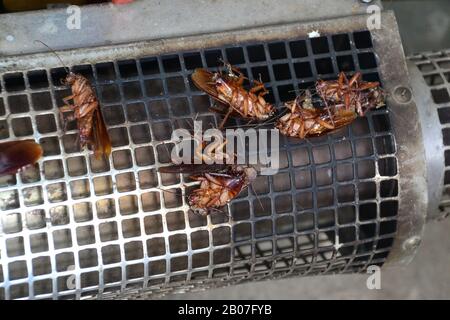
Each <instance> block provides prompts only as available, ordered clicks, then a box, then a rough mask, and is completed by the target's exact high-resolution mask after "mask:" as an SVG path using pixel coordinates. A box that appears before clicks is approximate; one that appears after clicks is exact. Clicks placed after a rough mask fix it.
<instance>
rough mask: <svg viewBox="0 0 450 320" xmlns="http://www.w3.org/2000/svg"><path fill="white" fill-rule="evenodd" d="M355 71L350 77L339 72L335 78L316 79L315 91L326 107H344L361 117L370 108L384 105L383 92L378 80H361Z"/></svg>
mask: <svg viewBox="0 0 450 320" xmlns="http://www.w3.org/2000/svg"><path fill="white" fill-rule="evenodd" d="M361 78H362V75H361V73H360V72H356V73H355V74H354V75H353V76H352V77H351V78H350V79H348V78H347V76H346V75H345V73H343V72H341V73H340V74H339V77H338V79H337V80H318V81H317V82H316V92H317V93H318V95H319V96H320V97H321V99H322V100H323V102H324V104H325V106H326V107H333V108H345V109H346V110H351V111H355V112H356V113H358V115H359V116H361V117H363V116H364V115H365V114H366V112H367V111H369V110H370V109H374V108H378V107H381V106H382V105H384V92H383V90H382V89H381V87H380V83H379V82H376V81H375V82H367V81H363V80H361Z"/></svg>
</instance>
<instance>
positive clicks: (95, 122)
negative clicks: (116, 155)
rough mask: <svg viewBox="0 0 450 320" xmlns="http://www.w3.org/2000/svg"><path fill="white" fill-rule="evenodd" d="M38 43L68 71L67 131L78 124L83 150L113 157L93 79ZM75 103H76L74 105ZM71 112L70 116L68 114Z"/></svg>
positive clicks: (64, 118)
mask: <svg viewBox="0 0 450 320" xmlns="http://www.w3.org/2000/svg"><path fill="white" fill-rule="evenodd" d="M37 41H38V42H40V43H42V44H43V45H45V46H46V47H47V48H48V49H50V50H51V51H52V52H53V53H54V54H55V55H56V57H57V58H58V59H59V60H60V61H61V63H62V65H63V66H64V68H65V69H66V71H67V76H66V77H65V79H63V80H62V84H63V85H67V86H70V87H71V90H72V94H71V95H70V96H68V97H65V98H63V101H64V103H65V104H66V105H64V106H62V107H61V108H60V109H59V111H60V115H61V120H62V122H63V124H64V131H65V130H66V126H67V123H68V122H70V121H76V122H77V128H78V138H79V141H80V145H81V147H82V148H84V147H86V146H87V147H88V148H90V149H91V150H93V151H94V155H95V157H96V158H98V157H100V156H102V155H106V156H109V155H110V154H111V140H110V138H109V135H108V130H107V128H106V125H105V121H104V119H103V115H102V112H101V108H100V105H99V103H98V100H97V96H96V95H95V92H94V89H93V88H92V85H91V84H90V83H89V80H88V79H86V78H85V77H84V76H82V75H81V74H77V73H74V72H71V71H69V69H68V68H67V67H66V66H65V65H64V63H63V61H62V60H61V58H60V57H59V56H58V55H57V54H56V53H55V52H54V50H53V49H51V48H50V47H49V46H47V45H46V44H45V43H43V42H42V41H39V40H37ZM71 100H72V103H71V102H70V101H71ZM67 113H70V115H66V114H67Z"/></svg>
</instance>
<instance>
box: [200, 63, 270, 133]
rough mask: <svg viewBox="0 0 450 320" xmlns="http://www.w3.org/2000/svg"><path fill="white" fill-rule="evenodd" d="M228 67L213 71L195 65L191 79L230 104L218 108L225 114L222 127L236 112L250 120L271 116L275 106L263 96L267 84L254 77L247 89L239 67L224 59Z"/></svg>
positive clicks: (217, 98) (213, 95) (215, 97)
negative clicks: (223, 108)
mask: <svg viewBox="0 0 450 320" xmlns="http://www.w3.org/2000/svg"><path fill="white" fill-rule="evenodd" d="M225 70H226V71H225V72H223V71H220V72H210V71H208V70H205V69H196V70H195V71H194V73H193V74H192V80H193V82H194V84H195V85H196V86H197V87H198V88H199V89H200V90H203V91H204V92H206V93H207V94H209V95H210V96H211V97H213V98H214V99H216V100H217V101H219V102H220V103H222V104H223V105H225V106H226V107H227V108H228V109H225V110H218V111H220V112H222V113H224V114H225V117H224V119H223V120H222V122H221V124H220V125H219V129H222V128H223V126H224V124H225V122H226V121H227V119H228V117H230V116H231V115H233V114H236V115H238V116H240V117H242V118H244V119H249V120H257V121H261V120H267V119H269V117H270V116H271V115H272V114H273V112H274V107H273V105H272V104H270V103H268V102H267V101H266V100H265V99H264V95H266V94H267V93H268V91H267V89H266V88H265V87H264V84H263V83H262V82H260V81H256V80H255V81H253V82H254V85H253V87H252V88H251V89H250V90H246V89H244V87H243V83H244V80H245V77H244V75H243V74H242V72H241V71H240V70H239V69H237V68H235V67H233V66H231V65H230V64H228V63H225Z"/></svg>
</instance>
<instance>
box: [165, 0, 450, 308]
mask: <svg viewBox="0 0 450 320" xmlns="http://www.w3.org/2000/svg"><path fill="white" fill-rule="evenodd" d="M384 5H385V8H387V9H392V10H394V11H395V13H396V16H397V19H398V22H399V26H400V33H401V36H402V39H403V46H404V49H405V52H406V53H407V54H411V53H416V52H421V51H428V50H439V49H443V48H450V1H448V0H426V1H425V0H389V1H385V3H384ZM367 277H368V275H364V274H357V275H337V276H318V277H305V278H290V279H284V280H275V281H264V282H256V283H247V284H242V285H237V286H232V287H226V288H220V289H214V290H208V291H206V292H200V293H188V294H178V295H172V296H169V297H167V299H194V300H197V299H450V219H446V220H444V221H438V222H431V223H428V225H427V226H426V229H425V235H424V239H423V242H422V244H421V246H420V248H419V251H418V254H417V256H416V257H415V259H414V260H413V261H412V262H411V264H409V265H408V266H406V267H403V268H392V269H388V268H383V269H382V271H381V289H380V290H369V289H367V287H366V281H367Z"/></svg>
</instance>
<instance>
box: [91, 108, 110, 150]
mask: <svg viewBox="0 0 450 320" xmlns="http://www.w3.org/2000/svg"><path fill="white" fill-rule="evenodd" d="M93 144H94V155H95V157H96V158H99V157H100V156H102V155H105V156H107V157H108V156H109V155H110V154H111V140H110V138H109V134H108V129H107V128H106V125H105V120H104V119H103V116H102V113H101V110H100V107H99V108H98V109H96V110H95V111H94V128H93Z"/></svg>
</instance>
